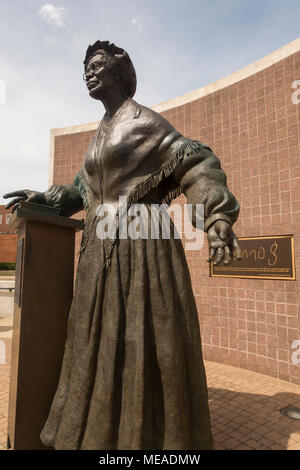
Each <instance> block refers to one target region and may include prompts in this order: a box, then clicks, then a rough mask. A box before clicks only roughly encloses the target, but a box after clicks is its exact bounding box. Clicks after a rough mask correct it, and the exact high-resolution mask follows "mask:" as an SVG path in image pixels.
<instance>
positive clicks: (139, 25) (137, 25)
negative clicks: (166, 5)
mask: <svg viewBox="0 0 300 470" xmlns="http://www.w3.org/2000/svg"><path fill="white" fill-rule="evenodd" d="M131 24H132V25H133V26H134V27H135V28H137V30H138V31H139V32H140V33H141V32H142V31H143V25H142V23H141V22H140V21H139V19H138V18H132V20H131Z"/></svg>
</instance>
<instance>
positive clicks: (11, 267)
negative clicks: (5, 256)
mask: <svg viewBox="0 0 300 470" xmlns="http://www.w3.org/2000/svg"><path fill="white" fill-rule="evenodd" d="M15 269H16V263H0V271H15Z"/></svg>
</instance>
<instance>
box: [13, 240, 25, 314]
mask: <svg viewBox="0 0 300 470" xmlns="http://www.w3.org/2000/svg"><path fill="white" fill-rule="evenodd" d="M23 249H24V238H21V239H20V240H19V241H18V246H17V260H16V279H15V303H16V304H17V305H18V306H19V307H20V306H21V290H22V274H23Z"/></svg>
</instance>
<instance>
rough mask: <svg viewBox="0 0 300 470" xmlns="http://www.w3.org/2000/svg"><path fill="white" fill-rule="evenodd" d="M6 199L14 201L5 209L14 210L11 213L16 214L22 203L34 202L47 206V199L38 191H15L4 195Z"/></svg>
mask: <svg viewBox="0 0 300 470" xmlns="http://www.w3.org/2000/svg"><path fill="white" fill-rule="evenodd" d="M3 197H4V199H8V198H10V197H13V198H14V199H13V200H12V201H10V202H9V203H8V204H7V205H6V206H5V209H10V208H11V207H13V208H12V211H11V212H14V211H15V210H16V208H17V207H18V204H19V203H20V202H22V201H27V202H33V203H35V204H46V198H45V194H44V193H39V192H38V191H31V190H30V189H22V190H21V191H13V192H12V193H7V194H4V195H3Z"/></svg>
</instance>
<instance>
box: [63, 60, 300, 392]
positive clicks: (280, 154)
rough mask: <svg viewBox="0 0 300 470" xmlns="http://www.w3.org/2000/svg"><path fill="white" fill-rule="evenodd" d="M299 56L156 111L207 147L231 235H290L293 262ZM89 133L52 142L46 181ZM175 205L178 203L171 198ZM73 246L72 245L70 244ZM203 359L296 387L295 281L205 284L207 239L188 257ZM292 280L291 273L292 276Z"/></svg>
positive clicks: (298, 318)
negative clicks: (223, 193) (223, 186)
mask: <svg viewBox="0 0 300 470" xmlns="http://www.w3.org/2000/svg"><path fill="white" fill-rule="evenodd" d="M297 79H300V52H299V53H296V54H294V55H291V56H290V57H288V58H286V59H284V60H282V61H280V62H278V63H276V64H275V65H273V66H271V67H268V68H266V69H265V70H263V71H261V72H259V73H257V74H254V75H252V76H250V77H248V78H246V79H244V80H242V81H240V82H238V83H236V84H234V85H231V86H229V87H226V88H224V89H222V90H219V91H216V92H215V93H212V94H210V95H208V96H205V97H203V98H200V99H198V100H195V101H193V102H191V103H187V104H185V105H182V106H179V107H177V108H173V109H169V110H167V111H165V112H163V113H162V114H163V115H164V116H165V117H166V118H167V119H168V120H169V121H170V122H171V123H172V124H173V125H174V126H175V127H176V129H177V130H178V131H180V132H182V133H183V134H184V135H186V136H187V137H191V138H194V139H199V140H201V141H203V142H205V143H206V144H208V145H209V146H211V147H212V148H213V150H214V152H215V153H216V155H218V157H219V158H220V160H221V163H222V167H223V169H224V170H225V172H226V174H227V177H228V179H227V183H228V186H229V188H230V190H231V191H232V192H233V194H234V195H235V196H236V197H237V199H238V200H239V202H240V205H241V212H240V217H239V220H238V222H237V223H236V225H235V231H236V233H237V235H238V236H240V237H243V236H259V235H281V234H294V237H295V265H296V270H297V266H298V263H299V262H300V159H299V153H300V132H299V129H300V128H299V121H300V105H295V104H293V103H292V99H291V96H292V93H293V92H294V91H295V90H294V89H292V83H293V82H294V81H295V80H297ZM93 133H94V131H91V132H82V133H78V134H70V135H62V136H59V137H56V138H55V158H54V183H56V184H65V183H66V182H69V181H70V180H72V178H73V177H74V175H75V173H76V171H78V169H79V168H80V167H81V165H82V160H83V156H84V153H85V150H86V148H87V144H88V142H89V140H90V139H91V137H92V135H93ZM180 201H181V203H183V202H184V197H183V196H181V197H180ZM78 243H79V241H77V246H78ZM186 254H187V259H188V263H189V267H190V272H191V277H192V283H193V288H194V293H195V297H196V302H197V306H198V312H199V319H200V325H201V331H202V342H203V349H204V355H205V358H206V359H209V360H212V361H220V362H223V363H227V364H232V365H235V366H239V367H243V368H246V369H249V370H252V371H257V372H261V373H264V374H268V375H271V376H274V377H278V378H280V379H284V380H289V381H292V382H294V383H297V384H300V365H294V364H293V363H292V360H291V357H292V353H293V352H294V350H293V349H292V347H291V346H292V343H293V341H294V340H300V285H299V281H298V280H297V281H280V280H274V281H273V280H255V279H253V280H251V279H250V280H246V279H226V278H210V277H209V269H208V264H207V263H206V257H207V242H206V241H205V244H204V248H203V249H202V250H201V251H198V252H191V251H187V252H186ZM296 275H297V273H296Z"/></svg>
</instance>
